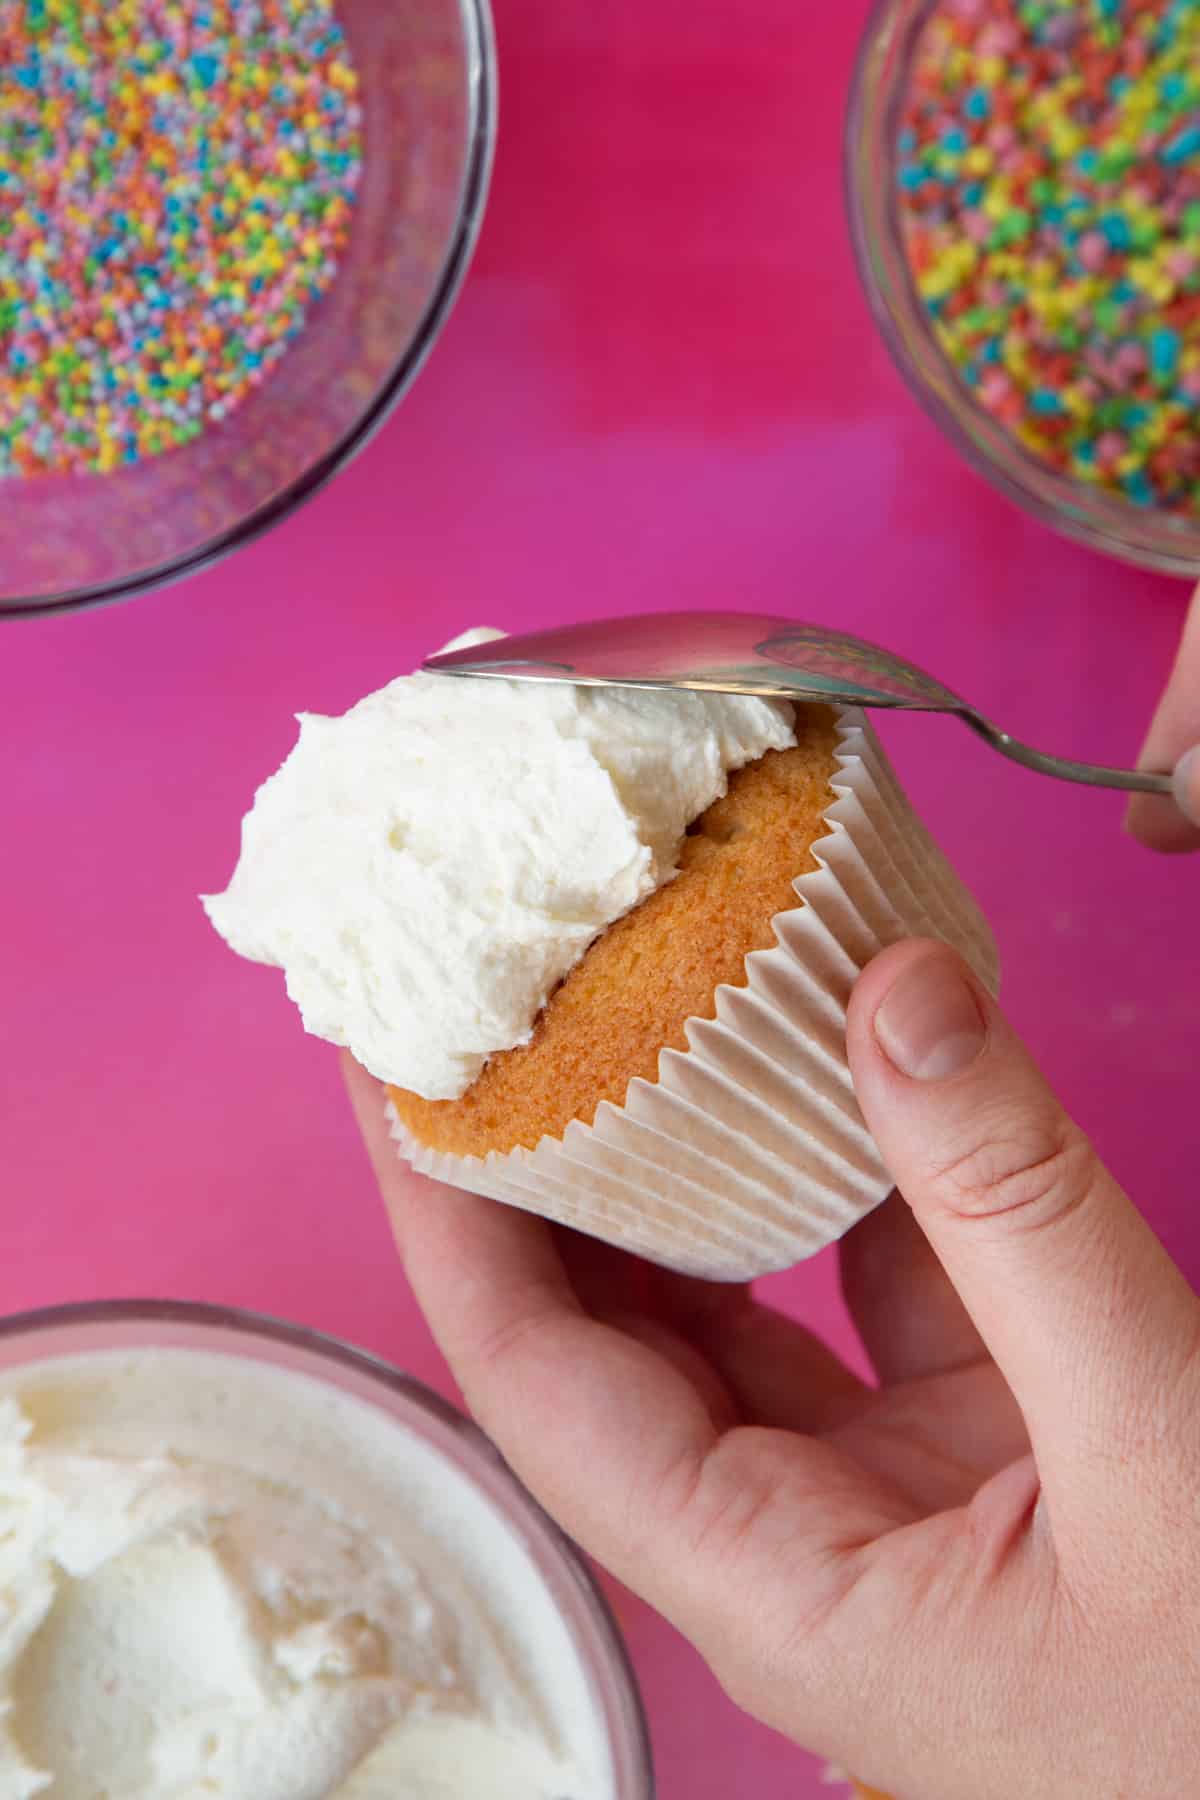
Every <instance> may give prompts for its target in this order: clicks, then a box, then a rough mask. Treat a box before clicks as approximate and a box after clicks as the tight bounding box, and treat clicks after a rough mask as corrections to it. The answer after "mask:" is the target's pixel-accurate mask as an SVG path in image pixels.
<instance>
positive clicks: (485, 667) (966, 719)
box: [423, 612, 1172, 794]
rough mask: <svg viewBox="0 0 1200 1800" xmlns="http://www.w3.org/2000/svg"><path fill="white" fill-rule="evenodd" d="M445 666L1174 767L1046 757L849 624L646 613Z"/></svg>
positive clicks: (460, 657) (1072, 766) (1061, 773)
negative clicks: (729, 700) (962, 731)
mask: <svg viewBox="0 0 1200 1800" xmlns="http://www.w3.org/2000/svg"><path fill="white" fill-rule="evenodd" d="M423 666H424V667H425V668H426V669H430V670H435V671H436V672H438V673H439V674H447V675H483V676H500V677H503V678H504V679H505V680H506V681H570V682H573V683H575V684H576V685H578V686H582V687H651V688H699V689H708V690H709V691H712V692H716V693H722V694H762V695H766V696H768V697H770V698H774V699H779V700H824V701H840V702H842V703H843V704H845V705H848V706H872V707H875V706H878V707H889V708H894V709H897V710H900V711H904V712H947V713H955V714H957V716H958V717H959V718H960V719H961V720H962V721H963V723H964V724H966V725H969V726H970V727H971V730H972V731H975V732H978V734H979V736H980V737H981V738H983V739H984V740H985V742H987V743H989V744H990V745H991V746H992V748H993V750H998V751H999V752H1000V754H1001V756H1008V757H1011V758H1012V760H1013V762H1019V763H1024V765H1025V767H1026V768H1027V769H1036V770H1037V771H1038V773H1039V774H1041V775H1057V776H1058V778H1059V779H1060V780H1061V781H1080V782H1085V783H1087V784H1088V785H1089V786H1091V787H1107V788H1126V789H1132V790H1135V791H1136V792H1138V793H1143V794H1170V793H1171V792H1172V784H1171V777H1170V775H1152V774H1149V773H1147V772H1145V771H1142V770H1136V769H1106V768H1101V767H1099V766H1098V765H1097V764H1095V763H1081V762H1072V761H1071V760H1070V759H1069V758H1067V757H1062V756H1048V755H1047V754H1046V753H1045V752H1044V751H1042V750H1033V749H1031V748H1030V747H1029V745H1028V744H1022V743H1019V742H1018V741H1017V739H1016V738H1013V737H1010V736H1009V734H1008V733H1007V732H1006V731H1001V730H1000V729H999V727H998V726H996V725H993V724H991V722H990V721H989V720H987V719H985V718H984V717H983V715H982V713H979V712H977V711H976V710H975V708H974V707H973V706H969V705H968V704H967V702H966V701H965V700H963V699H961V698H960V696H959V695H958V694H956V693H954V692H953V690H952V689H950V688H948V687H943V686H942V684H941V682H940V681H935V680H934V679H933V677H932V676H931V675H926V674H925V673H924V672H923V671H922V670H920V669H918V668H915V667H914V666H913V664H912V663H910V662H905V661H904V659H903V658H902V657H899V656H893V655H892V653H891V651H890V650H881V649H880V648H879V646H878V645H877V644H868V643H867V642H866V641H865V640H864V639H863V638H857V637H850V636H849V635H848V634H847V633H846V632H844V631H829V630H827V629H826V628H825V627H824V626H823V625H801V624H798V623H797V622H796V621H795V620H794V619H778V618H772V617H771V616H770V615H768V614H764V613H696V612H680V613H646V614H643V615H642V616H640V617H635V618H628V619H598V620H594V621H592V622H591V623H590V624H586V625H566V626H563V627H562V628H561V629H560V630H557V631H536V632H530V633H528V634H525V635H522V636H520V637H508V638H497V639H495V640H494V641H493V642H491V643H486V644H476V645H474V646H473V647H472V648H471V649H469V650H453V651H451V652H450V653H449V654H448V655H442V656H431V657H429V658H428V659H427V661H426V662H425V664H424V665H423Z"/></svg>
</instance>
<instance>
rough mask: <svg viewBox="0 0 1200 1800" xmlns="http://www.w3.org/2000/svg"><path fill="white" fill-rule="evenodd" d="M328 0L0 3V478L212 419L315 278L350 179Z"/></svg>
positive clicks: (165, 446) (83, 468)
mask: <svg viewBox="0 0 1200 1800" xmlns="http://www.w3.org/2000/svg"><path fill="white" fill-rule="evenodd" d="M357 96H358V78H357V76H356V74H355V71H354V68H353V66H352V64H351V61H350V57H349V53H348V50H347V45H346V40H345V38H344V36H343V33H342V31H341V28H340V27H339V25H338V23H337V20H336V18H335V17H334V13H333V7H332V4H331V0H0V476H12V475H36V474H41V473H47V472H53V473H63V472H73V473H84V472H93V473H94V472H101V473H105V472H108V471H109V470H113V469H116V468H118V467H119V466H121V465H122V464H125V463H131V462H137V461H138V460H139V459H140V458H142V457H145V456H153V455H156V454H158V453H160V452H162V451H166V450H170V449H172V448H173V447H174V446H176V445H180V444H185V443H187V442H188V441H189V440H190V439H192V438H195V437H196V436H198V435H199V433H200V432H202V431H203V430H204V429H205V428H206V426H207V425H209V424H211V423H213V422H215V421H218V420H220V419H223V418H225V417H226V416H227V415H228V414H229V413H231V412H232V411H233V409H234V408H235V407H236V406H237V405H238V403H239V402H240V401H241V400H242V399H244V397H245V396H246V394H247V393H249V392H250V390H251V389H252V388H253V387H254V386H256V385H257V384H258V383H259V382H260V381H262V380H263V379H264V378H265V377H266V376H267V375H268V374H269V373H270V371H271V369H272V368H273V366H274V365H275V364H276V363H277V362H278V360H279V358H280V357H281V356H282V355H283V354H284V352H285V350H286V349H287V347H288V345H289V344H290V343H291V342H292V341H293V339H295V338H296V337H297V335H298V334H299V332H300V330H301V328H302V327H303V324H304V321H305V317H306V315H307V313H308V311H309V309H310V308H311V306H312V304H313V302H314V301H315V300H317V299H318V298H319V297H320V295H321V294H322V293H323V292H324V291H325V290H326V289H327V288H328V287H329V285H330V283H331V282H332V280H333V278H334V275H335V274H336V271H337V263H338V258H339V255H340V253H341V252H342V250H343V249H344V247H345V244H346V241H347V238H348V236H349V228H350V221H351V214H352V207H353V202H354V196H355V191H356V188H357V185H358V180H359V175H360V171H361V167H362V137H361V113H360V108H359V105H358V98H357Z"/></svg>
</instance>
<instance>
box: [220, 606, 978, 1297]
mask: <svg viewBox="0 0 1200 1800" xmlns="http://www.w3.org/2000/svg"><path fill="white" fill-rule="evenodd" d="M488 635H491V634H488ZM205 904H206V906H207V908H208V911H209V914H210V916H211V918H212V919H213V922H214V924H215V925H216V926H217V928H218V930H220V931H221V932H222V934H223V935H224V936H225V937H226V938H227V939H228V941H229V942H230V943H231V944H232V945H233V947H234V948H235V949H238V950H241V951H242V952H243V953H244V954H246V955H249V956H251V957H254V958H255V959H257V960H259V961H263V962H269V963H274V964H277V965H279V966H281V967H283V968H284V970H285V971H286V974H287V980H288V988H289V992H290V993H291V994H292V996H293V998H294V999H296V1000H297V1002H298V1003H299V1005H300V1008H301V1012H302V1014H303V1016H304V1019H305V1023H306V1025H307V1026H308V1028H309V1029H310V1030H313V1031H316V1032H317V1033H318V1034H319V1035H321V1036H323V1037H326V1038H329V1039H330V1040H331V1041H333V1042H336V1043H343V1044H348V1045H349V1046H350V1048H351V1049H352V1051H353V1052H354V1053H355V1054H356V1055H357V1056H358V1058H359V1060H360V1061H362V1062H363V1063H364V1064H365V1065H366V1066H367V1067H368V1068H370V1069H371V1070H372V1071H373V1073H375V1074H376V1075H378V1076H379V1077H380V1078H381V1079H382V1080H383V1081H385V1082H386V1083H387V1084H388V1088H389V1104H390V1107H391V1111H392V1118H393V1129H394V1133H395V1136H396V1139H397V1144H398V1148H399V1149H400V1150H401V1151H402V1152H403V1153H404V1154H405V1155H407V1156H408V1157H409V1158H410V1159H411V1160H412V1162H413V1163H414V1165H415V1166H416V1167H418V1168H420V1169H422V1170H424V1171H425V1172H428V1173H430V1174H433V1175H436V1176H437V1177H439V1178H440V1179H442V1180H445V1181H450V1182H453V1183H455V1184H456V1185H459V1186H462V1187H466V1188H470V1189H472V1190H474V1191H476V1192H479V1193H483V1194H489V1195H491V1196H493V1197H494V1198H497V1199H500V1200H504V1201H507V1202H509V1203H511V1204H514V1205H518V1206H523V1207H526V1208H528V1209H529V1210H532V1211H535V1212H539V1213H542V1214H544V1215H545V1216H547V1217H550V1218H554V1219H558V1220H561V1221H563V1222H566V1223H569V1224H572V1225H575V1226H577V1227H579V1228H580V1229H582V1230H585V1231H589V1232H591V1233H592V1234H593V1235H595V1236H598V1237H601V1238H604V1239H607V1240H608V1241H610V1242H614V1243H618V1244H621V1245H623V1246H625V1247H627V1248H630V1249H633V1250H636V1251H638V1252H640V1253H641V1254H643V1255H646V1256H648V1257H650V1258H652V1259H653V1260H655V1261H658V1262H660V1263H663V1264H665V1265H667V1266H670V1267H673V1268H677V1269H681V1270H685V1271H687V1272H690V1273H695V1274H701V1275H706V1276H709V1277H711V1278H714V1279H724V1280H736V1279H746V1278H749V1277H751V1276H754V1275H757V1274H761V1273H764V1272H766V1271H767V1270H770V1269H776V1268H781V1267H785V1266H787V1265H788V1264H790V1263H792V1262H794V1261H796V1260H798V1259H799V1258H800V1257H802V1256H805V1255H808V1254H811V1253H812V1252H813V1251H814V1250H816V1249H819V1248H820V1247H821V1246H822V1245H824V1244H825V1243H828V1242H829V1241H830V1240H831V1239H832V1238H834V1237H837V1236H839V1235H840V1234H841V1233H842V1232H843V1231H845V1230H846V1229H848V1227H849V1226H850V1225H851V1224H853V1223H854V1222H855V1220H856V1219H858V1218H859V1217H861V1216H862V1215H863V1213H865V1212H866V1211H868V1210H869V1209H870V1208H871V1207H872V1206H874V1205H875V1204H877V1203H878V1202H879V1201H880V1200H881V1199H882V1198H883V1197H884V1195H885V1194H886V1193H887V1191H888V1187H889V1182H888V1177H887V1174H886V1171H885V1170H884V1169H883V1166H882V1164H881V1162H880V1160H879V1156H878V1153H877V1151H876V1150H875V1147H874V1145H873V1143H872V1141H871V1139H870V1137H869V1135H868V1133H867V1131H866V1128H865V1126H864V1124H863V1121H862V1118H861V1115H860V1113H859V1111H858V1108H857V1105H856V1104H855V1101H854V1096H853V1091H852V1087H851V1083H850V1078H849V1072H848V1069H847V1066H846V1059H845V1009H846V1004H847V1001H848V998H849V994H850V990H851V987H852V986H853V982H854V980H855V978H856V976H857V973H858V972H859V970H860V969H861V968H862V967H863V966H864V964H865V963H866V962H867V961H868V960H869V959H870V957H871V956H872V955H874V954H875V953H876V952H877V951H878V950H879V949H881V948H883V947H884V945H886V944H887V943H890V942H893V941H895V940H896V939H898V938H900V937H904V936H910V935H915V934H921V935H934V936H939V937H942V938H944V939H946V940H947V941H948V942H950V943H952V944H954V945H955V947H956V948H958V949H959V950H960V951H961V952H962V953H963V954H964V955H965V956H966V957H967V959H968V960H969V961H970V962H971V963H972V964H973V966H974V967H975V969H976V971H977V972H978V974H979V975H980V977H981V978H982V979H983V980H984V981H985V982H986V983H988V984H989V985H994V983H995V979H996V962H995V952H994V948H993V945H992V942H991V938H990V936H989V934H988V931H987V928H986V926H985V925H984V923H983V920H982V919H981V917H980V915H979V913H978V911H977V909H976V908H975V906H974V904H973V903H972V901H971V900H970V898H969V896H968V895H967V893H966V892H965V890H964V889H963V887H962V885H961V883H960V882H959V881H958V879H957V877H956V876H955V875H954V873H953V871H952V870H951V868H950V867H949V865H948V864H947V863H946V861H945V859H944V858H943V857H942V856H941V854H940V852H939V851H938V850H937V849H936V847H935V846H934V845H933V843H932V841H931V840H930V838H929V836H928V834H927V833H926V832H925V830H924V829H923V827H922V826H921V825H920V824H919V822H918V821H917V819H916V817H915V815H914V813H913V812H912V809H911V808H910V806H909V804H908V802H907V801H906V799H905V798H904V796H903V794H902V793H901V791H900V788H899V786H898V784H897V782H896V780H895V777H894V775H893V774H892V772H891V770H890V769H889V767H888V765H887V763H886V761H885V760H884V758H883V756H882V753H881V751H880V749H879V746H878V744H877V742H876V740H875V738H874V736H873V734H872V733H871V732H870V730H869V728H868V727H867V726H866V724H865V722H864V720H863V719H862V717H861V715H859V714H857V713H854V712H851V711H844V710H842V711H835V710H832V709H828V708H824V707H812V708H808V707H798V708H795V709H793V708H792V707H790V706H784V705H780V704H778V703H774V702H769V701H763V700H755V699H747V698H742V697H733V696H723V695H715V694H683V693H663V692H644V691H643V692H629V693H624V692H621V691H619V690H611V689H609V690H595V689H572V688H566V687H561V686H552V687H551V686H548V687H537V686H531V685H529V684H517V683H503V682H496V681H488V682H483V681H480V682H471V681H464V680H462V679H455V680H448V679H447V678H444V677H438V676H432V675H424V676H414V677H410V678H407V679H404V680H400V681H396V682H393V683H391V684H390V685H389V687H387V688H385V689H383V690H381V692H380V693H379V694H376V695H373V696H370V697H369V698H368V699H367V700H366V701H363V702H361V703H360V705H359V706H358V707H355V708H352V709H351V711H350V712H349V713H348V714H346V715H344V717H342V718H340V719H334V720H330V719H303V720H302V730H301V738H300V742H299V744H298V745H297V748H296V750H295V751H294V752H293V753H292V756H291V757H289V759H288V761H287V762H286V763H285V764H284V767H283V768H282V769H281V770H280V771H279V773H278V774H277V775H276V776H274V777H272V778H271V780H270V781H268V782H267V783H266V784H265V786H264V787H263V788H262V789H261V790H260V791H259V794H258V796H257V797H256V800H255V804H254V807H253V809H252V811H251V813H250V814H249V815H248V817H247V819H246V822H245V825H244V829H243V845H242V856H241V859H240V861H239V864H238V868H237V871H236V873H235V876H234V879H233V881H232V882H231V884H230V887H229V889H228V890H227V892H226V893H225V894H224V895H220V896H216V897H212V898H210V899H208V900H207V901H206V902H205Z"/></svg>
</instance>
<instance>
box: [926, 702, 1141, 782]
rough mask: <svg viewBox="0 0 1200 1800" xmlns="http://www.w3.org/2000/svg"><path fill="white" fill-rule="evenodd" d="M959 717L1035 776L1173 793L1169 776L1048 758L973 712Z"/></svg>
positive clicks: (966, 712) (985, 739)
mask: <svg viewBox="0 0 1200 1800" xmlns="http://www.w3.org/2000/svg"><path fill="white" fill-rule="evenodd" d="M959 718H960V719H962V721H963V723H964V724H966V725H969V726H970V727H971V730H972V731H975V732H978V734H979V736H980V737H981V738H983V739H984V741H985V742H986V743H989V744H990V745H991V746H992V749H993V750H998V751H999V752H1000V754H1001V756H1007V757H1009V758H1011V760H1012V761H1013V762H1018V763H1023V764H1024V766H1025V767H1026V768H1027V769H1036V770H1037V772H1038V774H1039V775H1054V776H1057V778H1058V780H1059V781H1079V782H1083V783H1084V784H1085V786H1087V787H1104V788H1123V789H1125V791H1126V792H1127V793H1135V794H1171V793H1173V791H1174V787H1173V783H1172V778H1171V776H1170V775H1154V774H1151V773H1150V771H1149V770H1148V769H1106V768H1104V767H1102V765H1101V764H1099V763H1083V762H1072V761H1071V759H1070V757H1066V756H1048V755H1047V754H1046V752H1045V751H1044V750H1034V749H1031V747H1030V746H1029V745H1028V744H1022V743H1021V742H1020V741H1019V739H1017V738H1014V737H1010V736H1009V734H1008V732H1007V731H1001V730H1000V728H999V727H998V726H996V725H992V724H989V722H988V720H987V719H985V718H982V717H981V716H980V714H979V713H977V712H970V711H967V710H966V709H964V710H963V711H962V712H961V713H960V714H959Z"/></svg>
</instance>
